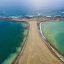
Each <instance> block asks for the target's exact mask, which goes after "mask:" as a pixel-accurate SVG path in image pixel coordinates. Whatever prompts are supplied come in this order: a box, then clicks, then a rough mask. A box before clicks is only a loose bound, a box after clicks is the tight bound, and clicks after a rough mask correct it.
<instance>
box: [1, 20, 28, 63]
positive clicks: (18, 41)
mask: <svg viewBox="0 0 64 64" xmlns="http://www.w3.org/2000/svg"><path fill="white" fill-rule="evenodd" d="M26 30H27V24H26V23H20V22H16V21H10V20H9V21H8V20H0V64H11V63H12V61H13V60H14V59H15V58H16V56H17V55H18V54H19V52H20V50H21V48H22V47H21V46H22V42H23V40H24V38H25V36H26V34H27V33H25V32H26Z"/></svg>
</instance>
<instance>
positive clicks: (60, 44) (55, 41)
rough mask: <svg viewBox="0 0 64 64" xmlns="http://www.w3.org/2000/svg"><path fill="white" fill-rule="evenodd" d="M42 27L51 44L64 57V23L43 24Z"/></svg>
mask: <svg viewBox="0 0 64 64" xmlns="http://www.w3.org/2000/svg"><path fill="white" fill-rule="evenodd" d="M41 27H42V32H43V33H44V36H45V37H46V38H47V40H48V41H49V42H50V44H51V45H52V46H53V47H54V48H56V49H57V51H58V52H59V53H61V54H62V55H64V21H59V22H58V21H57V22H43V23H42V24H41Z"/></svg>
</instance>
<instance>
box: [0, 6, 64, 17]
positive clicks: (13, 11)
mask: <svg viewBox="0 0 64 64" xmlns="http://www.w3.org/2000/svg"><path fill="white" fill-rule="evenodd" d="M39 13H40V15H42V16H56V15H59V16H64V9H42V10H35V9H30V8H26V7H22V6H11V7H4V8H0V16H29V15H33V16H37V15H38V14H39Z"/></svg>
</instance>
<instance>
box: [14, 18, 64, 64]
mask: <svg viewBox="0 0 64 64" xmlns="http://www.w3.org/2000/svg"><path fill="white" fill-rule="evenodd" d="M37 19H38V18H37ZM43 19H44V18H43ZM13 20H16V21H20V22H21V21H22V20H21V19H20V20H19V19H15V18H13ZM23 20H24V21H26V20H27V22H28V23H29V25H30V28H29V32H28V36H27V40H26V42H25V43H26V44H25V46H24V47H23V51H21V53H20V54H19V56H18V57H17V59H16V60H15V62H14V64H16V63H17V64H63V63H62V61H61V60H60V59H59V58H58V57H57V56H55V55H54V53H53V52H51V51H50V50H49V48H48V47H47V45H46V44H45V41H44V40H43V39H42V37H41V36H40V34H39V30H38V26H37V24H39V23H40V22H41V20H38V21H35V20H36V18H34V19H33V21H32V18H31V19H27V18H26V19H23ZM44 20H46V19H44ZM44 20H42V21H44ZM39 21H40V22H39Z"/></svg>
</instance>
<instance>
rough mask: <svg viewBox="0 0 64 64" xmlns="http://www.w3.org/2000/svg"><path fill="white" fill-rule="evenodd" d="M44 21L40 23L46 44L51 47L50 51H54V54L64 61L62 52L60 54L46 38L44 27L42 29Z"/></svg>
mask: <svg viewBox="0 0 64 64" xmlns="http://www.w3.org/2000/svg"><path fill="white" fill-rule="evenodd" d="M42 23H43V22H41V23H40V24H39V27H40V29H39V30H40V34H41V37H42V39H43V40H44V41H45V44H46V45H47V47H48V48H49V49H50V51H52V53H54V55H55V56H57V57H58V58H59V59H60V60H61V61H62V62H63V63H64V56H63V55H62V54H60V53H59V52H58V51H57V50H56V49H55V48H54V47H53V46H52V45H51V44H50V43H49V41H48V40H47V39H46V37H45V36H44V33H43V31H42V29H41V24H42Z"/></svg>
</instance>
